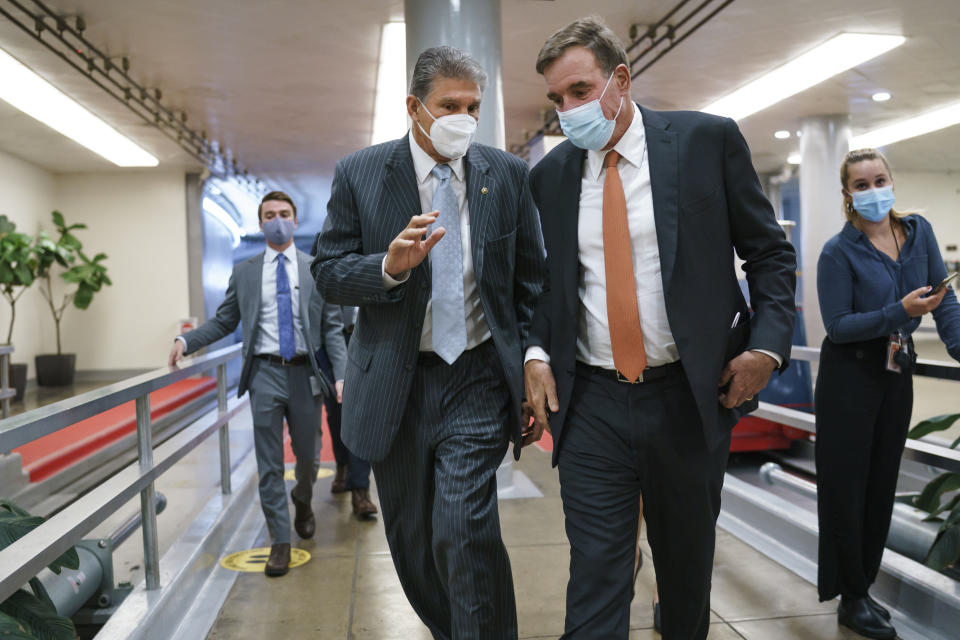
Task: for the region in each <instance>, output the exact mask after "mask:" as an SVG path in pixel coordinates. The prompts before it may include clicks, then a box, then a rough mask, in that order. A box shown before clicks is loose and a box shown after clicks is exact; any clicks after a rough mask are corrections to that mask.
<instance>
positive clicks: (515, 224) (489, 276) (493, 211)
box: [312, 136, 545, 461]
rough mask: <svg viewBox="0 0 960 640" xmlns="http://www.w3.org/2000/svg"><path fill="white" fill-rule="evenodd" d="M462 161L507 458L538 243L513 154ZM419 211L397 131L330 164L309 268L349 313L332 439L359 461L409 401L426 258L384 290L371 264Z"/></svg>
mask: <svg viewBox="0 0 960 640" xmlns="http://www.w3.org/2000/svg"><path fill="white" fill-rule="evenodd" d="M465 166H466V176H467V202H468V203H469V206H470V243H471V251H472V257H473V264H474V272H475V275H476V281H477V289H478V291H479V294H480V302H481V305H482V307H483V314H484V316H485V317H486V321H487V324H488V325H489V327H490V333H491V336H492V339H493V342H494V345H495V346H496V349H497V352H498V354H499V356H500V360H501V361H502V363H503V373H504V376H505V378H506V381H507V385H508V387H509V389H510V395H511V403H510V407H511V411H510V416H511V420H512V426H513V428H512V432H511V435H512V437H513V439H514V442H515V447H514V455H516V456H517V457H519V456H520V448H519V445H518V444H516V443H518V442H519V440H520V438H519V433H520V402H521V400H522V398H523V349H524V348H525V344H526V338H527V334H528V333H529V329H530V322H531V319H532V316H533V305H534V303H535V301H536V298H537V296H538V295H539V292H540V287H541V285H542V282H543V278H544V275H545V271H544V251H543V238H542V236H541V234H540V222H539V219H538V216H537V212H536V208H535V207H534V204H533V198H532V196H531V194H530V187H529V184H528V181H527V167H526V164H524V163H523V161H521V160H520V159H519V158H517V157H515V156H513V155H510V154H508V153H506V152H504V151H500V150H498V149H494V148H492V147H488V146H485V145H481V144H477V143H474V144H473V145H471V147H470V150H469V151H468V153H467V156H466V163H465ZM420 213H421V211H420V196H419V194H418V192H417V179H416V176H415V174H414V169H413V157H412V156H411V154H410V144H409V139H408V137H407V136H404V137H403V138H401V139H399V140H394V141H393V142H387V143H384V144H380V145H376V146H373V147H368V148H366V149H363V150H361V151H358V152H356V153H354V154H352V155H350V156H347V157H346V158H343V159H342V160H340V162H338V163H337V168H336V172H335V173H334V178H333V188H332V193H331V196H330V202H329V204H328V205H327V219H326V221H325V223H324V226H323V230H322V231H321V232H320V235H319V237H318V240H317V257H316V259H315V260H314V262H313V266H312V271H313V275H314V276H315V277H316V280H317V288H318V289H319V290H320V292H321V293H322V295H323V297H324V298H325V299H326V300H327V301H328V302H330V303H333V304H340V305H352V306H356V307H359V309H360V310H359V315H358V317H357V324H356V328H355V329H354V333H353V337H352V338H351V340H350V347H349V349H348V354H347V373H346V383H345V391H344V394H343V427H342V435H343V441H344V443H346V445H347V446H348V447H349V448H350V450H351V451H352V452H353V453H354V454H356V455H358V456H360V457H361V458H365V459H367V460H373V461H377V460H382V459H383V458H384V457H385V456H386V455H387V453H388V452H389V451H390V446H391V445H392V443H393V439H394V436H395V435H396V432H397V428H398V427H399V426H400V419H401V418H402V416H403V413H404V409H405V408H406V405H407V402H408V399H409V401H411V402H416V401H418V400H417V399H416V398H408V397H409V395H410V387H411V383H412V381H413V371H414V368H415V367H416V366H417V356H418V353H419V347H420V334H421V331H422V329H423V319H424V314H425V312H426V305H427V301H428V300H429V299H430V291H431V276H430V265H429V261H424V262H423V264H421V265H419V266H418V267H417V268H415V269H413V270H412V271H411V273H410V277H409V278H408V279H407V280H406V282H404V283H403V284H402V285H400V286H398V287H395V288H393V289H390V290H389V291H387V290H385V289H384V286H383V279H382V272H381V266H382V262H383V258H384V256H386V252H387V248H388V247H389V245H390V242H391V241H392V240H393V239H394V238H395V237H396V236H397V234H398V233H400V232H401V231H402V230H403V229H404V228H405V227H406V226H407V224H408V223H409V221H410V218H411V216H414V215H418V214H420Z"/></svg>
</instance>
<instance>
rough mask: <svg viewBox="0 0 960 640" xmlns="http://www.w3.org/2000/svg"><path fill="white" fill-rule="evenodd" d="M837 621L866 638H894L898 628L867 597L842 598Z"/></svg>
mask: <svg viewBox="0 0 960 640" xmlns="http://www.w3.org/2000/svg"><path fill="white" fill-rule="evenodd" d="M837 621H838V622H839V623H840V624H842V625H843V626H845V627H847V628H848V629H852V630H854V631H856V632H857V633H859V634H860V635H862V636H864V637H866V638H875V639H876V640H894V638H896V637H897V630H896V629H894V628H893V625H891V624H890V623H889V622H887V621H886V620H884V619H883V617H882V616H881V615H880V614H879V613H877V612H876V611H874V609H873V607H872V606H870V602H869V600H867V598H856V599H854V598H849V599H848V598H841V599H840V607H839V608H838V609H837Z"/></svg>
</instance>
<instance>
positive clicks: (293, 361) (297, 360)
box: [255, 353, 310, 367]
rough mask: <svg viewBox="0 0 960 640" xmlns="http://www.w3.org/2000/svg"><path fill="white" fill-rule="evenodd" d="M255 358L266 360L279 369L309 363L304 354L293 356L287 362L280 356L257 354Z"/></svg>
mask: <svg viewBox="0 0 960 640" xmlns="http://www.w3.org/2000/svg"><path fill="white" fill-rule="evenodd" d="M255 357H257V358H260V359H261V360H266V361H267V362H269V363H271V364H278V365H280V366H281V367H299V366H300V365H304V364H308V363H309V362H310V359H309V358H307V354H305V353H301V354H300V355H296V356H293V357H292V358H290V359H289V360H284V359H283V357H282V356H278V355H274V354H272V353H258V354H257V355H256V356H255Z"/></svg>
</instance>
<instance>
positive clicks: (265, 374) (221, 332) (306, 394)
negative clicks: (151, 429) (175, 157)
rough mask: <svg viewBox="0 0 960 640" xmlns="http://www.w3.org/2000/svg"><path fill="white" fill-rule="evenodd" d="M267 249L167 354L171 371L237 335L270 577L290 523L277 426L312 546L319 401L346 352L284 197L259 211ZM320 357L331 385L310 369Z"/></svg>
mask: <svg viewBox="0 0 960 640" xmlns="http://www.w3.org/2000/svg"><path fill="white" fill-rule="evenodd" d="M257 215H258V217H259V219H260V227H261V229H263V235H264V237H265V238H266V241H267V248H266V251H265V252H264V253H259V254H257V255H256V256H254V257H252V258H250V259H249V260H245V261H244V262H241V263H239V264H237V265H235V266H234V268H233V273H232V274H231V276H230V283H229V285H228V286H227V295H226V297H224V299H223V302H222V303H220V307H219V308H218V309H217V314H216V315H215V316H214V317H213V318H211V319H210V320H207V321H206V322H205V323H203V324H202V325H200V326H199V327H197V328H196V329H194V330H193V331H189V332H187V333H185V334H184V335H182V336H177V339H176V340H175V341H174V345H173V349H172V350H171V351H170V358H169V364H170V366H174V365H176V363H177V362H178V361H179V360H180V358H182V357H183V356H184V355H189V354H191V353H193V352H195V351H197V350H198V349H201V348H203V347H205V346H207V345H208V344H211V343H213V342H216V341H217V340H220V339H221V338H223V337H225V336H228V335H230V334H231V333H233V331H234V330H236V328H237V324H238V323H239V324H241V325H242V327H243V347H242V352H243V369H242V371H241V374H240V385H239V388H238V389H237V395H238V396H241V395H243V394H244V393H245V392H246V391H248V390H249V391H250V409H251V411H252V413H253V443H254V449H255V451H256V455H257V471H258V472H259V475H260V487H259V488H260V506H261V507H262V508H263V515H264V516H265V517H266V520H267V529H268V530H269V532H270V539H271V541H272V545H271V547H270V558H269V559H268V561H267V564H266V566H265V567H264V572H265V573H266V574H267V575H268V576H281V575H283V574H285V573H286V572H287V570H288V568H289V565H290V513H289V510H288V509H287V494H286V489H285V488H284V480H283V421H284V418H286V420H287V424H288V427H289V431H290V440H291V445H292V447H293V452H294V454H295V455H296V456H297V465H296V471H295V473H296V478H297V484H296V486H295V487H294V488H293V491H291V492H290V497H291V499H292V500H293V506H294V508H295V510H296V515H295V517H294V527H295V529H296V531H297V534H298V535H299V536H300V537H301V538H310V537H313V534H314V532H315V530H316V521H315V519H314V516H313V509H312V508H311V506H310V501H311V499H312V497H313V483H314V482H315V481H316V479H317V465H316V461H315V450H316V444H315V443H316V439H317V425H318V424H319V423H320V415H321V414H320V406H321V403H322V400H323V398H322V396H323V395H330V396H339V395H340V394H341V392H342V390H343V376H344V368H345V366H346V345H345V344H344V341H343V333H342V329H343V325H342V324H341V322H340V309H339V308H338V307H336V306H334V305H329V304H324V301H323V298H322V297H321V296H320V294H319V293H317V291H316V288H315V287H314V286H312V285H313V282H312V278H311V277H310V261H311V257H310V256H309V255H307V254H306V253H304V252H302V251H298V250H297V248H296V247H295V246H294V244H293V232H294V229H295V228H296V227H297V208H296V205H295V204H294V203H293V200H291V199H290V196H288V195H287V194H285V193H283V192H281V191H273V192H270V193H268V194H267V195H266V196H264V198H263V202H261V203H260V207H259V209H258V211H257ZM320 347H323V348H324V350H325V351H326V352H327V355H328V356H329V358H330V361H331V363H332V365H333V371H334V372H335V378H336V381H337V382H336V383H331V382H330V380H329V379H328V378H327V377H326V376H325V375H324V374H323V373H322V372H321V371H320V369H319V368H318V366H317V359H316V352H317V349H319V348H320Z"/></svg>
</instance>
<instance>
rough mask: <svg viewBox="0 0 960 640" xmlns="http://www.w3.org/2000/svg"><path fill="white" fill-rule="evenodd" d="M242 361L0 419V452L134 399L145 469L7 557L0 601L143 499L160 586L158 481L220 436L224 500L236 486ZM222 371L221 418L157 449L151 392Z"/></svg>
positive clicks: (122, 385) (117, 481)
mask: <svg viewBox="0 0 960 640" xmlns="http://www.w3.org/2000/svg"><path fill="white" fill-rule="evenodd" d="M239 356H240V345H233V346H230V347H226V348H223V349H219V350H217V351H214V352H213V353H210V354H208V355H205V356H200V357H196V358H191V359H189V360H188V361H186V362H185V363H184V365H183V366H182V368H180V369H169V368H166V367H165V368H162V369H157V370H155V371H151V372H149V373H145V374H142V375H139V376H136V377H134V378H130V379H128V380H124V381H122V382H118V383H116V384H112V385H108V386H106V387H103V388H101V389H97V390H95V391H91V392H88V393H84V394H81V395H79V396H75V397H73V398H69V399H67V400H63V401H61V402H57V403H55V404H51V405H47V406H45V407H41V408H39V409H34V410H32V411H29V412H27V413H24V414H21V415H18V416H15V417H13V418H7V419H5V420H2V421H0V451H9V450H10V449H13V448H14V447H18V446H20V445H22V444H26V443H27V442H31V441H33V440H36V439H37V438H41V437H43V436H45V435H48V434H50V433H55V432H56V431H59V430H60V429H63V428H65V427H68V426H70V425H72V424H74V423H76V422H77V421H79V420H84V419H86V418H89V417H91V416H94V415H97V414H99V413H101V412H103V411H106V410H108V409H112V408H113V407H116V406H119V405H121V404H123V403H125V402H129V401H130V400H135V401H136V411H137V449H138V453H139V461H138V464H131V465H128V466H127V467H125V468H124V469H123V470H122V471H120V472H119V473H117V474H116V475H114V476H113V477H111V478H109V479H108V480H106V481H105V482H103V483H101V484H100V485H98V486H97V487H96V488H94V489H93V490H92V491H90V492H89V493H87V494H86V495H84V496H83V497H81V498H80V499H79V500H77V501H75V502H74V503H72V504H71V505H69V506H68V507H67V508H65V509H64V510H62V511H61V512H59V513H58V514H56V515H55V516H53V517H52V518H50V519H49V520H47V521H46V522H44V523H43V524H41V525H40V526H38V527H37V528H36V529H34V530H33V531H31V532H30V533H28V534H27V535H25V536H24V537H22V538H20V539H19V540H17V541H16V542H14V543H13V544H11V545H10V546H8V547H7V548H6V549H4V550H2V551H0V602H2V601H4V600H6V599H7V598H8V597H9V596H10V595H11V594H13V593H14V592H15V591H16V590H17V589H19V588H20V587H21V586H23V585H24V584H26V583H27V581H28V580H29V579H30V578H31V577H33V576H34V575H36V574H37V572H38V571H40V570H41V569H42V568H43V567H44V566H46V565H47V564H49V563H50V562H52V561H53V560H54V559H56V558H57V557H58V556H60V554H62V553H63V552H64V551H66V550H67V549H69V548H70V547H71V546H73V545H74V544H76V543H77V542H79V541H80V539H81V538H82V537H83V536H84V535H86V534H87V533H89V532H90V531H91V530H92V529H93V528H94V527H96V526H97V525H99V524H101V523H102V522H103V521H104V520H106V519H107V518H109V517H110V516H111V515H113V514H114V513H115V512H116V511H117V510H118V509H119V508H120V507H122V506H123V505H124V504H125V503H126V502H127V501H128V500H130V499H131V498H133V497H134V496H135V495H136V494H137V493H138V492H139V493H140V513H141V523H142V525H141V529H142V532H143V555H144V569H145V574H146V583H147V589H148V590H154V589H158V588H160V553H159V546H160V545H159V540H158V537H157V511H156V501H155V494H156V490H155V487H154V481H155V480H156V478H158V477H159V476H160V475H162V474H163V473H164V472H166V471H167V470H168V469H170V468H171V467H172V466H173V465H174V464H176V463H177V462H178V461H179V460H180V459H182V458H183V457H184V456H186V455H187V454H188V453H190V451H192V450H193V449H194V448H196V447H197V446H198V445H199V444H200V443H201V442H203V441H204V440H206V439H207V437H209V436H211V435H212V434H213V433H214V432H217V433H219V436H220V477H221V491H222V493H223V494H225V495H226V494H229V493H230V492H231V487H230V444H229V443H230V440H229V430H228V429H229V421H230V419H231V418H232V417H233V416H234V415H236V414H237V412H239V411H240V410H241V409H243V408H244V407H245V406H247V404H249V400H247V399H243V400H234V401H231V402H228V401H227V362H229V361H230V360H232V359H234V358H237V357H239ZM211 367H216V370H217V415H216V417H205V418H202V419H201V420H199V421H197V422H195V423H193V424H192V425H190V426H188V427H187V428H185V429H183V430H182V431H181V432H179V433H178V434H177V435H175V436H174V437H172V438H170V439H169V440H168V441H167V442H164V443H163V444H162V445H160V446H158V447H156V448H154V446H153V438H152V428H151V421H150V392H152V391H155V390H157V389H160V388H162V387H165V386H167V385H169V384H171V383H173V382H176V381H178V380H183V379H184V378H187V377H189V376H192V375H195V374H197V373H202V372H204V371H208V370H209V369H210V368H211Z"/></svg>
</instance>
